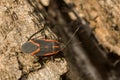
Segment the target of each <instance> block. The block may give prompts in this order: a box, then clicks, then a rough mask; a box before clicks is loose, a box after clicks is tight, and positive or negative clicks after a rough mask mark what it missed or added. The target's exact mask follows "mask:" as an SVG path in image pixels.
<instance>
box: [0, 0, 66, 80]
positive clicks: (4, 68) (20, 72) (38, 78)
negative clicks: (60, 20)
mask: <svg viewBox="0 0 120 80" xmlns="http://www.w3.org/2000/svg"><path fill="white" fill-rule="evenodd" d="M31 3H32V4H33V5H36V4H35V3H34V1H32V2H31ZM39 7H40V5H39ZM44 26H47V25H45V20H44V17H43V16H42V14H41V12H40V11H37V9H34V7H33V6H31V5H30V3H29V1H27V0H1V1H0V80H59V79H60V76H61V75H62V74H64V73H66V72H67V63H66V60H65V59H64V57H62V56H61V57H57V56H56V57H55V58H54V61H52V60H51V59H46V61H44V60H43V63H44V64H43V66H44V67H43V68H42V66H41V64H40V63H39V62H36V63H34V60H35V59H36V57H34V56H31V55H29V54H25V53H21V50H20V48H21V45H22V44H23V43H25V42H26V41H27V39H28V37H30V35H32V34H33V33H35V32H36V31H38V30H40V29H42V28H43V27H44ZM47 27H49V26H47ZM38 36H40V37H39V38H45V36H47V38H48V39H55V37H54V35H53V32H52V31H51V30H50V29H49V28H47V29H46V30H45V32H44V33H39V34H38Z"/></svg>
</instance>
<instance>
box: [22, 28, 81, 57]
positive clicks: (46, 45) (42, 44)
mask: <svg viewBox="0 0 120 80" xmlns="http://www.w3.org/2000/svg"><path fill="white" fill-rule="evenodd" d="M79 28H80V27H78V28H77V29H76V31H75V32H74V34H73V35H72V37H73V36H74V35H75V34H76V32H77V31H78V30H79ZM40 31H41V30H40ZM40 31H38V32H40ZM38 32H36V33H34V34H33V35H32V36H31V37H30V38H29V39H28V41H27V42H26V43H24V44H23V45H22V47H21V50H22V52H25V53H31V54H32V55H36V56H49V55H53V54H56V53H58V52H59V51H62V50H63V49H64V48H65V47H66V45H68V44H69V43H70V41H71V40H72V38H71V39H70V40H69V41H68V42H67V44H66V45H64V44H63V43H60V42H58V41H56V40H48V39H31V38H32V37H33V36H34V35H36V34H37V33H38Z"/></svg>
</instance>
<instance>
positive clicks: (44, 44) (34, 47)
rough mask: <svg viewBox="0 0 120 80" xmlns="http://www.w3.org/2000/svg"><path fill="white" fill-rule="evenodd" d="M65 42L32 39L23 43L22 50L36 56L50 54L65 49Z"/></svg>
mask: <svg viewBox="0 0 120 80" xmlns="http://www.w3.org/2000/svg"><path fill="white" fill-rule="evenodd" d="M63 48H64V44H63V43H60V42H58V41H56V40H47V39H36V40H35V39H31V40H29V41H28V42H26V43H24V44H23V45H22V51H23V52H25V53H31V54H32V55H36V56H49V55H53V54H56V53H58V52H59V51H61V50H63Z"/></svg>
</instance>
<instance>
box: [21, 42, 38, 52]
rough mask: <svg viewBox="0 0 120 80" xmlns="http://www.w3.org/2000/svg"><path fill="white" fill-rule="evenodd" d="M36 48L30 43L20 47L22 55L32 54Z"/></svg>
mask: <svg viewBox="0 0 120 80" xmlns="http://www.w3.org/2000/svg"><path fill="white" fill-rule="evenodd" d="M37 48H38V47H37V46H36V45H34V44H32V43H30V42H26V43H24V44H23V45H22V47H21V50H22V52H24V53H32V52H33V51H35V50H36V49H37Z"/></svg>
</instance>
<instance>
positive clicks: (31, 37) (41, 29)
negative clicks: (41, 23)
mask: <svg viewBox="0 0 120 80" xmlns="http://www.w3.org/2000/svg"><path fill="white" fill-rule="evenodd" d="M44 29H45V27H43V28H42V29H40V30H38V31H37V32H35V33H34V34H32V35H31V36H30V37H29V38H28V41H29V40H30V39H31V38H32V37H33V36H35V35H36V34H38V33H40V32H41V31H43V30H44Z"/></svg>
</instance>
